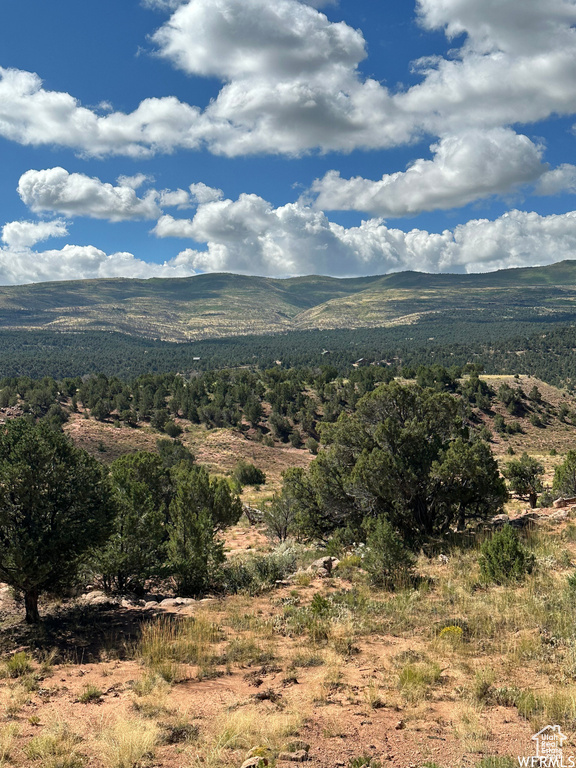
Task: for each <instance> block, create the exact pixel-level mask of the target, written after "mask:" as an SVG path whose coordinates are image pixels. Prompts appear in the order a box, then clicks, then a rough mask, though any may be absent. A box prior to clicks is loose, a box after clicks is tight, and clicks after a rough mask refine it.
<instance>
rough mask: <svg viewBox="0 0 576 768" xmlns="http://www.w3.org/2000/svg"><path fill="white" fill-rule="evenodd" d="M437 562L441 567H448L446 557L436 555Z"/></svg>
mask: <svg viewBox="0 0 576 768" xmlns="http://www.w3.org/2000/svg"><path fill="white" fill-rule="evenodd" d="M438 562H439V563H440V564H441V565H448V555H438Z"/></svg>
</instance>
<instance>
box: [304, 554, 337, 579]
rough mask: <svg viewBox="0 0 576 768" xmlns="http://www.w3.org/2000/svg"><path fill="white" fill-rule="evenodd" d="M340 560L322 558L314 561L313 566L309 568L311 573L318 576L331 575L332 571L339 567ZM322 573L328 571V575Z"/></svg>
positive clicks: (328, 557)
mask: <svg viewBox="0 0 576 768" xmlns="http://www.w3.org/2000/svg"><path fill="white" fill-rule="evenodd" d="M339 563H340V560H338V558H336V557H330V556H329V555H328V556H326V557H320V558H319V559H318V560H314V562H313V563H312V565H310V567H309V568H308V570H309V571H310V572H316V573H318V575H323V576H324V575H328V576H329V575H330V574H331V573H332V571H333V570H334V569H335V568H337V567H338V564H339ZM321 571H326V574H321V573H320V572H321Z"/></svg>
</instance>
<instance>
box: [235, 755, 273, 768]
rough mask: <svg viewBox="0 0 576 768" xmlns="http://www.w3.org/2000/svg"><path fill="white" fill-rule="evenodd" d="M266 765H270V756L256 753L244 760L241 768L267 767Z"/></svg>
mask: <svg viewBox="0 0 576 768" xmlns="http://www.w3.org/2000/svg"><path fill="white" fill-rule="evenodd" d="M266 765H268V758H267V757H259V756H258V755H256V756H255V757H249V758H248V759H247V760H244V762H243V763H242V765H241V766H240V768H265V766H266Z"/></svg>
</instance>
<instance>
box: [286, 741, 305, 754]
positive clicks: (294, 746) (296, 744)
mask: <svg viewBox="0 0 576 768" xmlns="http://www.w3.org/2000/svg"><path fill="white" fill-rule="evenodd" d="M302 749H303V750H304V752H309V751H310V744H308V742H306V741H304V739H293V740H292V741H290V742H288V744H286V745H285V746H284V751H285V752H298V751H299V750H302Z"/></svg>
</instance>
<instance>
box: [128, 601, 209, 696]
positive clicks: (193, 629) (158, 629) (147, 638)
mask: <svg viewBox="0 0 576 768" xmlns="http://www.w3.org/2000/svg"><path fill="white" fill-rule="evenodd" d="M220 639H221V632H220V629H219V628H218V626H217V625H216V624H215V623H214V622H213V621H211V620H210V619H209V618H208V617H207V616H204V615H203V614H198V615H197V616H194V617H192V618H177V619H174V618H172V617H170V616H160V617H159V618H157V619H154V620H153V621H151V622H150V623H148V624H145V625H144V626H143V627H142V629H141V636H140V641H139V643H138V645H137V649H136V654H137V656H139V657H140V658H142V659H143V661H144V663H145V664H146V666H147V667H148V668H149V669H150V670H152V671H153V672H155V673H157V674H159V675H160V676H161V677H162V678H163V679H165V680H167V682H175V681H177V680H178V679H179V678H181V677H182V675H183V672H182V670H181V668H180V666H179V665H181V664H195V665H197V666H198V667H199V668H201V669H204V668H206V667H209V666H210V665H211V664H212V663H213V660H214V653H213V648H212V646H213V644H214V643H216V642H218V640H220Z"/></svg>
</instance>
